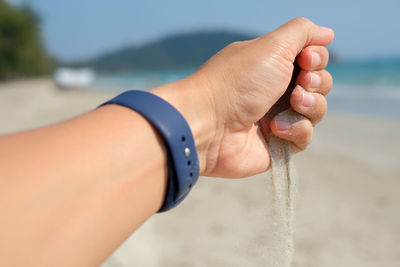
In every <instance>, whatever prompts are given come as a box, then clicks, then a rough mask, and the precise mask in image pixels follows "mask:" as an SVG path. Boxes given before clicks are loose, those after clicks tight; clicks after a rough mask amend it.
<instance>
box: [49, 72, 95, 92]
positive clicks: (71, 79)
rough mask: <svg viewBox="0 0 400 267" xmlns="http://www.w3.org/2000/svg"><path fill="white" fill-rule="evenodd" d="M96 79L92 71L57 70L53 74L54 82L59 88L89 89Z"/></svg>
mask: <svg viewBox="0 0 400 267" xmlns="http://www.w3.org/2000/svg"><path fill="white" fill-rule="evenodd" d="M95 78H96V74H95V72H94V71H93V70H92V69H89V68H81V69H72V68H59V69H57V70H56V72H55V73H54V81H55V82H56V84H57V85H58V86H59V87H61V88H68V89H69V88H71V89H75V88H85V87H90V86H91V85H92V84H93V82H94V80H95Z"/></svg>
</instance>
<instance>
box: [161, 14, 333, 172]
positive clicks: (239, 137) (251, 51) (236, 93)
mask: <svg viewBox="0 0 400 267" xmlns="http://www.w3.org/2000/svg"><path fill="white" fill-rule="evenodd" d="M333 38H334V33H333V31H332V30H331V29H328V28H324V27H319V26H317V25H315V24H314V23H312V22H311V21H310V20H308V19H305V18H297V19H294V20H292V21H290V22H288V23H286V24H284V25H283V26H281V27H279V28H278V29H276V30H275V31H273V32H271V33H269V34H266V35H264V36H261V37H259V38H256V39H253V40H249V41H242V42H235V43H232V44H230V45H228V46H227V47H225V48H224V49H222V50H221V51H220V52H218V53H217V54H216V55H215V56H213V57H212V58H211V59H210V60H208V61H207V62H206V63H205V64H204V65H203V66H202V67H201V68H200V69H199V70H198V71H197V72H196V73H194V74H193V75H191V76H190V77H188V78H187V79H185V80H182V81H180V82H178V83H177V84H174V86H173V87H175V88H182V89H180V91H179V92H178V94H180V95H182V94H185V93H184V92H187V95H190V97H186V98H185V97H181V98H180V101H179V100H178V98H177V97H172V96H171V94H170V95H169V96H168V94H164V95H163V94H162V93H160V95H161V96H164V97H166V98H167V100H168V101H171V102H172V103H173V104H176V106H177V108H178V109H179V110H180V111H181V112H182V113H183V114H184V116H185V117H186V118H187V120H188V122H189V124H190V126H191V128H192V130H193V133H194V136H195V140H196V145H197V148H198V153H199V159H200V165H201V168H200V169H201V174H202V175H207V176H219V177H245V176H250V175H254V174H257V173H260V172H263V171H266V170H267V169H268V168H269V166H270V157H269V152H268V149H267V146H266V144H265V140H264V138H263V137H262V135H261V134H260V132H259V131H258V130H257V127H256V126H255V123H257V122H258V121H259V120H262V119H263V117H264V116H265V114H266V113H267V112H268V110H269V109H270V108H271V107H272V106H273V105H274V103H276V101H277V100H278V99H279V98H280V97H281V96H282V95H283V93H284V92H285V90H286V88H287V86H288V84H289V82H290V80H291V78H292V72H293V63H294V61H295V60H296V61H297V63H298V65H299V67H300V68H301V69H302V70H301V72H300V74H299V76H298V79H297V83H298V84H299V85H301V86H302V87H303V88H304V89H303V88H301V87H297V88H296V89H295V90H294V91H293V93H292V95H291V106H292V108H293V109H294V110H295V111H297V112H298V113H300V114H302V115H303V116H305V118H307V119H303V120H300V121H297V122H294V123H292V124H291V123H290V122H289V121H282V120H281V119H279V115H278V116H277V117H275V119H274V120H272V121H271V124H270V130H271V131H272V132H273V133H274V134H275V135H277V136H278V137H281V138H283V139H286V140H289V141H291V142H292V146H293V149H294V150H295V151H299V150H303V149H305V148H306V146H307V145H308V144H309V143H310V141H311V138H312V131H313V125H315V124H316V123H318V121H320V120H321V119H322V117H323V116H324V114H325V112H326V100H325V98H324V95H325V94H327V93H328V92H329V90H330V89H331V87H332V78H331V76H330V74H329V73H328V72H327V71H325V70H324V68H325V67H326V65H327V62H328V57H329V56H328V51H327V49H326V48H325V47H324V46H326V45H328V44H329V43H330V42H331V41H332V40H333ZM183 88H185V89H183ZM188 88H191V89H188ZM193 88H195V89H193ZM175 93H177V91H175ZM182 99H185V101H183V102H182Z"/></svg>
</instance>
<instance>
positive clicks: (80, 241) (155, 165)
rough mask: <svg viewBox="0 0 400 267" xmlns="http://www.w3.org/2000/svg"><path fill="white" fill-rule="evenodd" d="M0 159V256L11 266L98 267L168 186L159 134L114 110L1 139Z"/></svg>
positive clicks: (121, 110)
mask: <svg viewBox="0 0 400 267" xmlns="http://www.w3.org/2000/svg"><path fill="white" fill-rule="evenodd" d="M0 158H1V159H2V160H1V161H0V188H1V194H0V209H1V212H2V216H1V217H2V219H1V220H0V236H1V240H2V241H1V242H0V246H1V248H0V251H1V254H3V255H2V256H1V257H0V259H1V261H4V260H5V261H11V260H12V261H13V264H12V265H14V264H15V261H16V260H17V261H19V260H20V261H21V262H20V263H21V265H26V264H27V263H29V265H35V264H37V265H44V263H45V262H46V263H50V265H51V263H54V262H55V260H57V262H62V263H64V264H65V265H66V266H88V265H93V264H99V263H100V262H101V261H102V260H104V257H107V255H109V254H110V253H111V252H112V251H113V250H114V249H115V248H116V247H117V246H119V245H120V244H121V243H122V242H123V240H125V239H126V238H127V237H128V236H129V235H130V234H131V233H132V232H133V231H134V230H135V229H136V228H137V227H139V226H140V225H141V224H142V223H143V222H144V221H145V220H146V219H147V218H148V217H150V216H151V215H152V214H153V213H155V212H156V211H157V210H158V209H159V208H160V207H161V204H162V202H163V197H164V191H165V187H166V183H167V167H166V152H165V148H164V145H163V141H162V140H161V138H160V137H159V136H158V133H157V132H156V131H155V130H154V128H153V127H152V126H151V125H150V124H149V123H148V122H147V121H146V120H145V119H144V118H143V117H142V116H141V115H139V114H137V113H135V112H133V111H132V110H129V109H127V108H124V107H120V106H115V105H109V106H104V107H102V108H99V109H97V110H95V111H92V112H90V113H88V114H85V115H82V116H80V117H77V118H74V119H71V120H69V121H66V122H62V123H59V124H56V125H52V126H48V127H45V128H41V129H37V130H33V131H28V132H23V133H19V134H14V135H9V136H4V137H1V138H0ZM6 240H7V242H5V241H6ZM20 255H24V257H21V256H20ZM22 261H24V262H22ZM9 264H10V262H2V264H1V265H9Z"/></svg>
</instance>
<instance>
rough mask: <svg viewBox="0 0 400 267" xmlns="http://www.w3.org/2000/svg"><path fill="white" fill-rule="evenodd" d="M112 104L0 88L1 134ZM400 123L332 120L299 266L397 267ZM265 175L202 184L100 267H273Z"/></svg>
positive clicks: (318, 150) (301, 228) (310, 178)
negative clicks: (268, 263) (270, 258)
mask: <svg viewBox="0 0 400 267" xmlns="http://www.w3.org/2000/svg"><path fill="white" fill-rule="evenodd" d="M113 95H115V93H113V92H104V91H102V92H99V91H94V90H76V91H63V90H59V89H57V88H56V87H55V85H54V83H53V82H52V81H51V80H50V79H47V78H41V79H35V80H25V81H17V82H8V83H2V84H0V134H6V133H11V132H14V131H19V130H24V129H29V128H33V127H38V126H42V125H46V124H49V123H54V122H57V121H60V120H65V119H68V118H70V117H73V116H76V115H78V114H81V113H83V112H86V111H89V110H91V109H94V108H95V107H96V106H97V105H99V104H100V103H102V102H103V101H105V100H107V99H109V98H110V97H112V96H113ZM399 133H400V121H399V120H389V119H383V118H377V117H375V118H371V117H367V116H356V115H343V114H342V115H339V114H332V113H330V112H328V115H327V117H326V118H325V120H324V121H323V122H321V123H320V125H318V126H317V128H316V129H315V136H314V141H313V143H312V145H311V146H310V147H309V149H308V150H307V151H305V152H303V153H301V154H298V155H296V156H295V157H294V160H295V164H296V166H297V169H298V173H299V177H300V185H299V187H300V189H299V198H298V202H297V209H296V222H295V225H296V230H295V247H296V250H295V256H294V266H298V267H313V266H316V267H331V266H332V267H333V266H335V267H337V266H341V267H345V266H349V267H350V266H351V267H358V266H363V267H369V266H371V267H372V266H385V267H391V266H393V267H395V266H396V267H397V266H400V245H399V244H400V212H399V210H400V194H399V189H400V157H399V154H398V153H399V151H400V141H399V140H398V138H399ZM270 190H271V188H270V180H269V175H268V174H260V175H257V176H255V177H252V178H249V179H240V180H231V181H228V180H225V179H215V178H206V177H201V178H200V179H199V181H198V183H197V184H196V186H195V187H194V189H193V191H192V192H191V194H190V195H189V197H188V198H187V200H185V201H184V202H183V203H182V204H181V205H180V206H179V207H178V208H176V209H174V210H172V211H170V212H168V213H164V214H157V215H155V216H153V218H151V219H150V220H149V221H147V222H146V223H145V224H144V225H143V226H142V227H141V228H140V229H139V230H138V231H137V232H135V233H134V234H133V235H132V236H131V237H130V238H129V239H128V240H127V241H126V242H125V243H124V244H123V245H122V246H121V247H120V248H119V249H118V250H117V251H116V252H115V253H114V254H113V255H112V256H111V257H110V258H109V259H108V260H107V261H106V262H105V263H104V264H103V265H102V266H103V267H111V266H113V267H119V266H120V267H122V266H141V267H146V266H149V267H153V266H154V267H155V266H163V267H172V266H174V267H175V266H177V267H186V266H191V267H200V266H212V267H225V266H229V267H230V266H250V267H252V266H268V265H266V263H267V262H268V248H269V247H271V246H273V242H272V240H273V233H271V232H270V231H268V224H269V222H270V218H269V217H268V214H269V213H270V195H269V192H270Z"/></svg>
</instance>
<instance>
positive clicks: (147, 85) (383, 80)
mask: <svg viewBox="0 0 400 267" xmlns="http://www.w3.org/2000/svg"><path fill="white" fill-rule="evenodd" d="M196 69H197V68H181V69H168V70H149V71H147V70H146V71H130V72H129V71H127V72H119V73H98V74H97V76H96V80H95V83H94V88H96V90H106V91H109V90H112V91H115V92H116V93H117V92H120V91H125V90H131V89H138V90H148V89H151V88H154V87H156V86H159V85H161V84H165V83H169V82H173V81H176V80H179V79H182V78H185V77H187V76H189V75H190V74H192V73H193V72H195V71H196ZM327 70H328V71H329V72H330V73H331V74H332V77H333V81H334V86H333V89H332V91H331V92H330V93H329V95H328V96H327V100H328V106H329V108H328V112H329V113H331V112H332V113H346V114H357V115H365V116H373V117H385V118H389V119H400V61H390V60H385V61H370V62H333V63H330V64H329V66H328V67H327Z"/></svg>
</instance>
